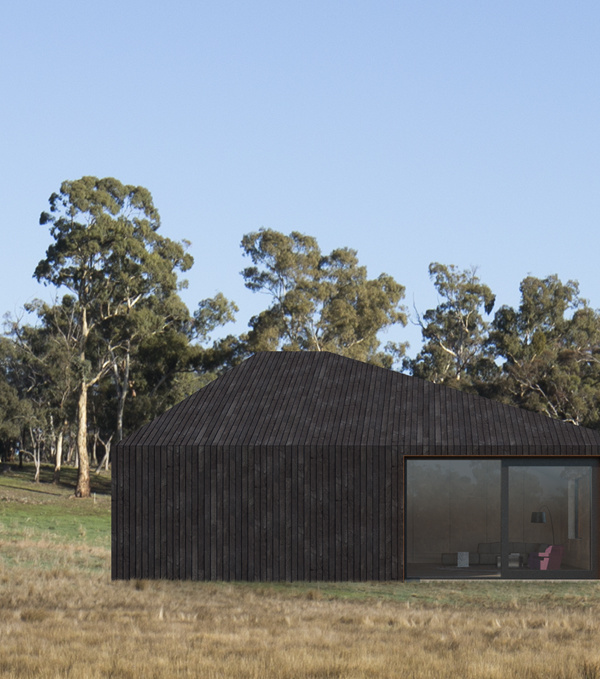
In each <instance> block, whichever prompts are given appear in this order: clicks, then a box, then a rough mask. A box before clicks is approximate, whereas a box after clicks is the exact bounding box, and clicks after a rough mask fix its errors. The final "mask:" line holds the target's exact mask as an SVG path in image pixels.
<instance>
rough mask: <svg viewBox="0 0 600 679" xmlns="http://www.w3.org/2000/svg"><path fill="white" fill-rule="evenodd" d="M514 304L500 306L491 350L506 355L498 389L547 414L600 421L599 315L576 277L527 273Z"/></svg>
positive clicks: (588, 422)
mask: <svg viewBox="0 0 600 679" xmlns="http://www.w3.org/2000/svg"><path fill="white" fill-rule="evenodd" d="M520 290H521V304H520V306H519V308H518V309H513V308H512V307H509V306H503V307H501V308H500V309H499V310H498V311H497V313H496V316H495V318H494V322H493V324H492V330H491V332H490V338H489V342H488V347H489V351H490V352H491V353H492V354H493V355H494V356H497V357H498V358H500V359H502V360H503V361H504V364H503V372H502V376H501V378H500V379H499V380H498V381H497V383H496V385H495V391H496V394H497V395H498V396H499V397H500V398H503V399H504V400H507V401H509V402H511V403H514V404H515V405H518V406H521V407H524V408H528V409H529V410H535V411H538V412H544V413H546V414H548V415H550V416H551V417H555V418H558V419H562V420H566V421H569V422H574V423H575V424H584V425H587V426H594V427H597V426H598V425H599V424H600V316H599V315H598V312H596V311H594V310H593V309H591V308H590V307H589V306H588V305H587V302H586V301H585V300H584V299H582V298H581V297H580V295H579V286H578V284H577V283H576V282H575V281H568V282H567V283H566V284H563V283H562V282H561V281H560V280H559V279H558V277H557V276H548V277H547V278H544V279H539V278H534V277H532V276H529V277H527V278H525V279H524V280H523V281H522V283H521V286H520Z"/></svg>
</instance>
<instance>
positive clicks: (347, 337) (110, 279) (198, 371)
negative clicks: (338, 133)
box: [0, 177, 600, 497]
mask: <svg viewBox="0 0 600 679" xmlns="http://www.w3.org/2000/svg"><path fill="white" fill-rule="evenodd" d="M40 224H41V225H43V226H45V227H46V228H48V230H49V233H50V245H49V246H48V249H47V251H46V255H45V257H44V258H43V259H42V260H41V261H40V262H39V264H38V265H37V267H36V268H35V271H34V272H33V275H34V277H35V278H36V279H37V280H38V281H39V282H41V283H44V284H45V285H48V286H50V287H51V288H52V290H53V291H54V294H53V297H54V301H53V302H52V303H49V302H44V301H42V300H35V301H33V302H32V303H30V304H27V305H26V307H25V311H26V312H28V315H27V316H25V317H24V318H20V319H19V318H17V319H15V318H12V317H10V316H7V317H5V318H6V327H5V331H4V333H3V335H2V336H0V362H1V365H2V372H1V375H0V454H1V455H2V457H3V458H4V459H7V458H9V457H10V456H11V455H14V454H15V452H18V454H19V459H20V460H21V461H22V460H23V458H24V457H25V456H26V455H29V456H31V458H32V459H33V460H34V461H35V462H36V469H37V470H38V472H39V465H40V462H41V460H42V459H43V458H47V459H51V460H53V461H54V465H55V479H56V480H58V479H59V478H60V468H61V464H62V463H63V462H64V461H65V460H66V461H67V462H68V463H71V464H76V465H77V467H78V484H77V490H76V494H77V495H79V496H81V497H85V496H87V495H89V492H90V469H91V468H93V465H95V466H96V467H97V468H100V467H101V466H102V464H105V465H108V461H109V458H110V449H111V445H113V444H114V443H115V442H117V441H118V440H120V439H121V438H122V437H123V435H125V434H127V433H128V432H130V431H133V430H135V429H136V428H138V427H140V426H141V425H143V424H145V423H146V422H148V421H150V420H151V419H153V418H154V417H156V416H157V415H158V414H160V413H162V412H164V410H166V409H167V408H169V407H170V406H172V405H174V404H175V403H177V402H178V401H180V400H181V399H182V398H184V397H185V396H187V395H189V394H191V393H193V392H194V391H195V390H197V389H198V388H200V387H201V386H203V385H204V384H206V383H208V382H209V381H210V380H212V379H214V378H215V377H216V376H218V374H219V373H221V372H222V371H224V370H227V369H228V368H230V367H232V366H234V365H236V364H238V363H239V362H240V361H242V360H243V359H244V358H246V357H247V356H249V355H251V354H252V353H254V352H256V351H276V350H286V351H332V352H335V353H339V354H342V355H344V356H348V357H351V358H355V359H358V360H362V361H367V362H370V363H374V364H377V365H381V366H385V367H390V368H391V367H400V368H401V369H402V370H403V371H405V372H407V373H409V374H412V375H414V376H417V377H421V378H424V379H427V380H431V381H434V382H438V383H442V384H446V385H449V386H452V387H455V388H458V389H463V390H466V391H470V392H472V393H477V394H480V395H483V396H487V397H489V398H494V399H498V400H501V401H504V402H506V403H511V404H514V405H517V406H520V407H524V408H527V409H530V410H536V411H539V412H544V413H546V414H547V415H549V416H551V417H555V418H559V419H562V420H566V421H570V422H573V423H575V424H581V425H586V426H591V427H598V426H600V420H599V413H598V402H599V399H600V383H599V378H600V364H599V363H600V316H599V314H598V312H597V311H595V310H593V309H592V308H591V307H590V306H589V304H588V302H587V301H586V300H585V299H583V298H582V297H581V295H580V293H579V288H578V284H577V283H576V282H575V281H568V282H567V283H562V282H561V281H560V280H559V279H558V278H557V277H556V276H549V277H547V278H543V279H538V278H534V277H531V276H529V277H527V278H525V279H524V280H523V281H522V283H521V286H520V292H521V303H520V305H519V307H518V308H512V307H509V306H502V307H500V308H499V309H497V310H495V311H494V306H495V297H494V294H493V292H492V291H491V289H490V288H489V287H488V286H487V285H485V284H484V283H482V282H481V280H480V279H479V277H478V275H477V271H476V269H469V270H464V271H463V270H460V269H458V268H457V267H455V266H452V265H445V264H440V263H432V264H431V265H430V267H429V273H430V277H431V280H432V283H433V285H434V287H435V289H436V291H437V294H438V305H437V306H436V307H435V308H434V309H428V310H427V311H425V312H424V313H422V314H421V313H419V312H415V314H416V322H417V323H418V324H419V325H420V327H421V331H422V336H423V346H422V348H421V350H420V351H419V353H418V354H417V355H416V356H415V357H414V358H410V357H408V356H407V354H406V350H407V345H406V344H401V343H388V344H386V345H385V346H382V344H381V341H380V331H381V330H383V329H385V328H389V327H391V326H396V325H400V326H406V324H407V322H408V311H407V308H406V306H405V305H404V296H405V288H404V286H402V285H401V284H399V283H398V282H396V281H395V280H394V278H392V277H391V276H389V275H388V274H385V273H382V274H380V275H379V276H378V277H377V278H372V279H369V278H368V276H367V271H366V268H365V267H364V266H361V265H360V264H359V261H358V256H357V253H356V251H355V250H352V249H349V248H343V247H342V248H338V249H335V250H333V251H332V252H331V253H330V254H324V253H322V252H321V250H320V248H319V245H318V243H317V241H316V239H315V238H313V237H311V236H307V235H304V234H301V233H298V232H292V233H291V234H289V235H285V234H282V233H279V232H277V231H274V230H271V229H260V230H259V231H256V232H252V233H248V234H246V235H245V236H243V238H242V242H241V245H242V250H243V253H244V255H245V256H246V257H247V258H248V260H249V264H250V265H249V266H247V267H246V268H245V269H244V270H243V271H242V276H243V279H244V284H245V285H246V287H247V288H248V289H250V290H252V291H254V292H261V293H266V295H267V299H268V303H267V306H266V308H265V309H264V310H263V311H261V312H260V313H258V314H257V315H255V316H253V317H252V318H251V319H250V321H249V324H248V328H249V329H248V331H247V332H245V333H242V334H240V335H232V334H229V335H226V336H225V337H222V338H220V339H218V340H212V339H211V333H213V331H215V330H216V329H217V328H220V327H222V326H224V325H225V324H227V323H228V322H230V321H233V320H234V319H235V314H236V313H237V311H238V309H237V307H236V305H235V303H234V302H233V301H231V300H228V299H226V298H225V296H224V295H222V294H221V293H219V294H217V295H215V296H214V297H212V298H206V299H201V300H199V302H198V306H197V308H196V309H195V310H193V311H192V312H190V310H189V309H188V308H187V306H186V305H185V304H184V302H183V301H182V299H181V297H180V292H181V290H182V288H184V287H185V286H186V281H185V280H184V279H183V278H181V276H182V275H184V274H185V272H186V271H189V269H190V268H191V267H192V265H193V259H192V257H191V255H190V254H189V253H188V252H187V248H188V246H189V243H187V242H185V241H183V242H180V243H179V242H175V241H172V240H170V239H169V238H165V237H164V236H162V235H161V234H160V233H159V231H160V216H159V213H158V210H157V209H156V207H155V206H154V204H153V200H152V196H151V194H150V192H149V191H148V190H147V189H145V188H143V187H139V186H132V185H124V184H122V183H121V182H119V181H118V180H116V179H113V178H104V179H98V178H96V177H83V178H81V179H79V180H76V181H66V182H63V183H62V185H61V187H60V190H59V191H58V192H56V193H53V194H52V195H51V196H50V199H49V208H48V210H47V211H44V212H42V214H41V216H40ZM32 317H33V318H34V319H35V320H34V322H30V319H31V318H32Z"/></svg>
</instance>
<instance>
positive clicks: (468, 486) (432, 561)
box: [406, 459, 501, 577]
mask: <svg viewBox="0 0 600 679" xmlns="http://www.w3.org/2000/svg"><path fill="white" fill-rule="evenodd" d="M500 489H501V462H500V460H464V459H463V460H447V459H442V460H431V459H428V460H415V459H412V460H407V463H406V493H407V512H406V575H407V577H460V576H461V575H462V576H466V575H468V576H469V577H475V576H477V575H479V576H487V577H489V576H494V575H495V576H499V575H500V562H499V556H500V553H501V546H500V540H501V511H500V509H501V507H500V499H501V492H500Z"/></svg>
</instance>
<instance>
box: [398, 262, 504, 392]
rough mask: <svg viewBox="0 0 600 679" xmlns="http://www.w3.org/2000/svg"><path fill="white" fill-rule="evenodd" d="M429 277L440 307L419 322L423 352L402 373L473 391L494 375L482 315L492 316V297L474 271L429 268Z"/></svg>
mask: <svg viewBox="0 0 600 679" xmlns="http://www.w3.org/2000/svg"><path fill="white" fill-rule="evenodd" d="M429 276H430V278H431V279H432V281H433V284H434V286H435V289H436V290H437V292H438V295H439V297H440V299H441V301H440V303H439V304H438V306H437V307H436V308H435V309H428V310H427V311H426V312H425V314H424V315H423V317H422V318H421V317H419V318H418V322H419V324H420V326H421V330H422V334H423V340H424V344H423V348H422V350H421V351H420V352H419V354H418V355H417V356H416V358H415V359H412V360H410V359H409V360H406V361H405V362H404V368H405V369H406V370H408V371H409V372H410V373H411V374H413V375H415V376H417V377H422V378H424V379H427V380H430V381H432V382H439V383H442V384H448V385H452V386H456V387H460V388H461V389H469V388H473V387H474V385H476V384H477V383H479V382H480V381H481V380H482V377H483V376H484V375H485V376H486V377H488V378H489V375H490V373H492V374H493V373H494V364H493V361H491V360H490V359H489V358H488V357H487V356H486V355H485V351H484V346H485V341H486V337H487V331H488V323H487V322H486V321H485V320H484V317H483V313H486V314H489V313H491V311H492V309H493V307H494V302H495V296H494V295H493V293H492V291H491V290H490V288H489V287H488V286H487V285H485V284H483V283H482V282H481V281H480V279H479V277H478V276H477V273H476V269H475V268H472V269H467V270H464V271H460V270H458V269H457V267H456V266H454V265H450V266H445V265H443V264H439V263H437V262H434V263H432V264H430V265H429Z"/></svg>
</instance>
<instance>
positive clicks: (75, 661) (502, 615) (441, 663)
mask: <svg viewBox="0 0 600 679" xmlns="http://www.w3.org/2000/svg"><path fill="white" fill-rule="evenodd" d="M2 547H3V546H2V544H0V553H2ZM58 547H59V546H58V545H52V544H47V543H44V544H39V543H35V542H32V541H27V540H24V541H23V545H22V549H23V552H24V554H23V561H24V562H26V563H31V560H32V558H33V554H32V553H31V552H32V551H35V550H36V549H38V548H42V549H44V550H52V549H55V550H56V549H57V548H58ZM13 548H14V546H13ZM58 551H60V552H61V555H62V556H61V558H60V559H59V558H56V559H55V561H56V563H57V566H56V567H54V568H52V569H48V568H39V567H28V568H27V569H23V568H20V567H19V566H18V565H13V566H11V567H9V568H7V567H0V676H2V677H15V678H16V677H19V678H22V677H67V676H73V677H81V678H87V677H131V678H134V677H241V678H243V677H248V678H250V677H252V678H257V679H258V678H259V677H260V678H263V677H281V678H289V679H291V678H296V677H315V678H316V677H419V678H421V677H423V678H427V677H436V678H437V677H453V678H454V677H461V678H462V679H470V678H473V679H475V678H477V679H485V678H489V679H492V678H493V679H495V678H498V679H500V678H501V677H502V678H503V679H506V678H507V677H514V678H515V679H516V678H519V679H521V678H525V679H537V678H538V677H539V678H540V679H542V678H544V679H546V678H547V677H559V678H561V679H570V678H574V677H581V678H586V679H591V678H593V677H594V678H598V677H600V644H599V642H600V616H599V613H600V589H599V587H598V585H596V583H581V584H580V585H577V586H575V585H573V584H571V585H569V586H568V587H570V590H569V591H571V592H574V591H576V590H575V589H573V588H574V587H580V588H581V595H577V594H570V595H569V596H564V595H563V592H562V590H561V587H562V585H561V584H554V585H552V586H551V587H550V588H549V587H548V586H547V585H542V586H541V589H540V585H539V584H538V583H527V585H525V584H524V583H520V586H521V589H522V590H524V588H525V587H527V588H529V590H530V593H529V594H528V595H527V596H526V597H525V601H524V602H521V601H519V599H518V598H510V592H511V584H510V583H508V584H507V583H488V584H482V583H466V582H462V583H416V584H406V585H402V584H378V585H376V586H374V587H375V589H376V591H377V592H379V596H373V594H372V592H371V590H370V586H368V585H362V586H361V585H355V586H353V585H346V586H343V587H342V586H340V587H339V588H336V587H332V588H327V587H325V586H324V587H323V588H322V589H321V588H319V587H317V586H315V585H312V586H306V585H296V586H294V585H289V586H287V587H286V586H266V585H252V584H239V583H238V584H225V583H178V582H165V581H162V582H146V581H142V582H117V583H112V582H110V580H109V575H108V568H109V552H108V550H107V549H106V548H98V547H89V546H79V547H71V546H68V545H61V546H60V549H58ZM45 563H46V562H45ZM17 564H18V562H17ZM98 572H99V575H98ZM493 588H500V589H502V588H504V592H505V594H506V595H507V597H506V598H505V600H504V602H499V603H497V604H496V605H495V606H490V605H487V604H486V601H485V600H484V597H485V593H486V591H488V590H489V589H493ZM552 588H554V592H552ZM436 592H437V593H439V598H440V600H443V599H444V598H447V597H448V596H450V597H454V598H456V600H457V603H456V605H450V604H448V603H436V602H435V595H436ZM381 595H383V596H381ZM349 597H353V598H349ZM407 597H408V598H407ZM432 597H433V599H434V600H433V601H432Z"/></svg>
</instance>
